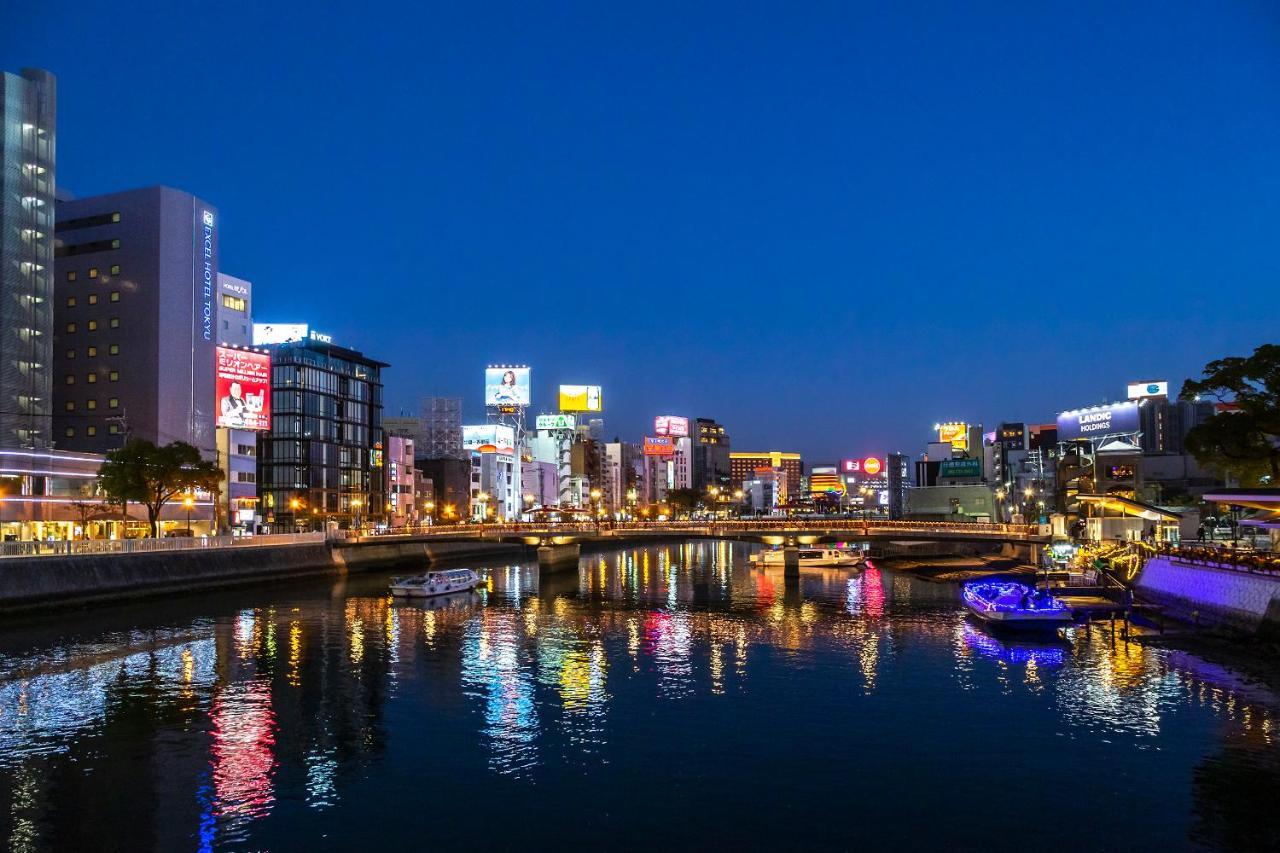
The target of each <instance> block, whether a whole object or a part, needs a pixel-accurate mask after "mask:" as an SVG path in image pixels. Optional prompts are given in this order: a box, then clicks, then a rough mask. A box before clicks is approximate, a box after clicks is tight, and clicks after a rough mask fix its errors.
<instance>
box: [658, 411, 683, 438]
mask: <svg viewBox="0 0 1280 853" xmlns="http://www.w3.org/2000/svg"><path fill="white" fill-rule="evenodd" d="M653 431H654V432H655V433H657V434H658V435H674V436H677V437H679V438H685V437H687V436H688V435H689V419H688V418H682V417H679V416H677V415H658V416H657V417H656V418H654V419H653Z"/></svg>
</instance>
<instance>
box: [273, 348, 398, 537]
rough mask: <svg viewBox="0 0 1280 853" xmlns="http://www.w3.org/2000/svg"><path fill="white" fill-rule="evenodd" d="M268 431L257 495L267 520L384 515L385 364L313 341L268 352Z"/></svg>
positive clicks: (300, 522)
mask: <svg viewBox="0 0 1280 853" xmlns="http://www.w3.org/2000/svg"><path fill="white" fill-rule="evenodd" d="M266 350H267V351H268V352H270V354H271V361H272V367H271V374H272V378H271V409H272V417H271V429H270V431H268V432H264V433H261V434H260V435H259V441H258V450H259V456H258V495H259V497H260V498H261V512H262V514H263V516H264V518H265V520H266V522H267V523H269V524H272V525H273V526H275V527H276V528H277V529H284V530H291V529H295V528H296V527H299V526H304V525H306V524H312V523H315V524H318V523H321V522H324V521H329V520H333V521H337V522H338V523H339V524H351V523H361V524H362V523H364V522H367V521H378V520H381V519H384V518H385V517H386V476H385V475H386V466H385V463H386V454H385V448H384V445H383V441H384V437H383V432H382V371H383V370H384V369H385V368H386V367H387V366H388V365H387V364H386V363H384V362H381V361H376V360H374V359H372V358H368V357H367V356H365V355H364V354H363V353H360V352H357V351H355V350H350V349H346V348H345V347H340V346H337V345H335V344H331V343H324V342H322V341H320V340H317V339H316V338H315V337H311V338H308V339H306V340H301V341H294V342H291V343H286V344H273V345H269V346H267V347H266Z"/></svg>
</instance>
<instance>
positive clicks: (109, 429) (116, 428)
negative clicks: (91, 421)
mask: <svg viewBox="0 0 1280 853" xmlns="http://www.w3.org/2000/svg"><path fill="white" fill-rule="evenodd" d="M107 432H109V433H111V434H112V435H115V434H116V433H118V432H120V427H119V425H118V424H112V425H111V426H109V427H107Z"/></svg>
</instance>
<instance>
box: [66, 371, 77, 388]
mask: <svg viewBox="0 0 1280 853" xmlns="http://www.w3.org/2000/svg"><path fill="white" fill-rule="evenodd" d="M67 384H68V385H75V384H76V378H75V376H73V375H72V374H70V373H68V374H67Z"/></svg>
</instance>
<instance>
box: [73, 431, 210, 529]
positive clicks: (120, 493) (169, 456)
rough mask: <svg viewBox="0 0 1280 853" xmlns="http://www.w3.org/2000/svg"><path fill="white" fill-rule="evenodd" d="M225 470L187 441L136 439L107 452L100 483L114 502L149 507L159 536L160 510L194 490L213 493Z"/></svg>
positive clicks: (148, 517)
mask: <svg viewBox="0 0 1280 853" xmlns="http://www.w3.org/2000/svg"><path fill="white" fill-rule="evenodd" d="M221 480H222V469H221V468H219V467H218V466H217V465H216V464H214V463H213V462H208V461H206V460H204V459H201V458H200V451H198V450H196V449H195V448H194V447H192V446H191V445H190V444H187V443H186V442H185V441H175V442H172V443H170V444H166V445H163V446H159V447H157V446H156V445H154V444H152V443H151V442H149V441H146V440H145V439H138V438H133V439H129V441H127V442H125V444H124V446H123V447H121V448H120V449H118V450H112V451H109V452H108V453H107V457H106V461H104V462H103V463H102V467H101V469H99V471H98V485H99V486H100V487H101V489H102V491H103V492H104V493H105V494H106V495H107V496H108V499H109V500H111V502H112V503H116V504H119V505H120V506H122V507H124V508H125V510H126V511H127V510H128V505H129V502H130V501H133V502H134V503H140V504H142V505H143V506H145V507H146V508H147V521H148V522H149V523H150V525H151V535H152V536H153V537H159V535H160V513H161V511H162V510H163V509H164V507H165V504H167V503H169V502H170V501H172V500H173V499H174V498H175V497H177V496H178V495H180V494H183V493H185V492H190V491H193V490H195V489H203V490H205V491H209V492H214V491H216V490H217V488H218V483H219V482H220V481H221Z"/></svg>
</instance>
